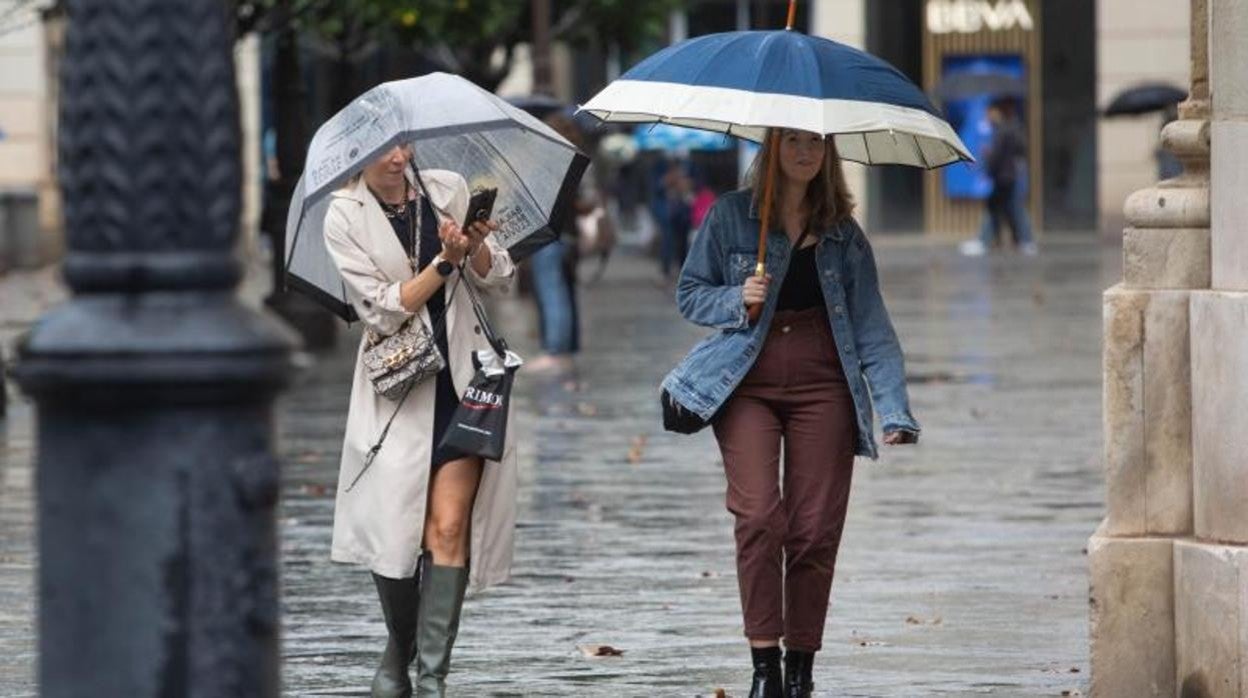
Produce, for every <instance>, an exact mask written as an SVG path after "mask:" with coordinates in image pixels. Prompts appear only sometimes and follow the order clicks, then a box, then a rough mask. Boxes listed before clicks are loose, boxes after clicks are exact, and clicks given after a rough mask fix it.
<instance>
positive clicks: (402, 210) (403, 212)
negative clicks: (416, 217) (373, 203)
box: [369, 179, 411, 219]
mask: <svg viewBox="0 0 1248 698" xmlns="http://www.w3.org/2000/svg"><path fill="white" fill-rule="evenodd" d="M369 191H371V192H372V193H373V198H374V199H377V203H378V204H380V205H381V212H382V213H384V214H386V218H399V219H403V218H407V214H408V204H409V203H410V202H409V201H408V199H409V198H410V196H411V191H410V190H409V189H408V188H407V180H406V179H404V180H403V200H402V201H401V202H399V203H397V204H392V203H389V202H387V201H386V200H385V199H383V198H382V197H381V194H378V193H377V191H376V190H375V189H373V188H372V187H369Z"/></svg>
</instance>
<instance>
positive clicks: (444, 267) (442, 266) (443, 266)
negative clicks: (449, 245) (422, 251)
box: [437, 259, 455, 276]
mask: <svg viewBox="0 0 1248 698" xmlns="http://www.w3.org/2000/svg"><path fill="white" fill-rule="evenodd" d="M437 270H438V273H439V274H441V275H442V276H450V275H451V272H453V271H455V265H454V264H451V263H450V262H448V261H447V260H445V259H443V260H441V261H439V262H438V266H437Z"/></svg>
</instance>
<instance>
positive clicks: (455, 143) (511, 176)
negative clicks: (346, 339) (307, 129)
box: [285, 73, 589, 321]
mask: <svg viewBox="0 0 1248 698" xmlns="http://www.w3.org/2000/svg"><path fill="white" fill-rule="evenodd" d="M399 144H412V147H413V148H412V149H413V158H412V162H413V165H414V166H415V167H417V168H418V169H422V170H423V169H441V170H451V171H453V172H457V173H459V174H460V175H463V177H464V178H465V179H466V180H467V181H468V187H469V189H471V190H476V189H478V188H488V187H496V188H497V189H498V198H497V200H496V201H495V204H494V213H493V217H492V218H493V220H494V221H495V222H496V223H498V225H499V230H498V232H496V233H495V235H496V238H495V239H496V240H498V242H499V243H500V244H501V245H502V246H503V247H504V248H506V249H507V250H508V251H509V252H510V253H511V255H512V257H513V258H515V259H521V258H523V257H525V256H527V255H528V254H531V253H532V252H533V251H534V250H536V249H537V248H539V247H541V246H542V245H545V244H546V243H548V242H551V241H552V240H554V239H555V238H556V237H557V235H558V233H557V232H556V231H558V230H559V229H560V228H561V227H562V226H563V224H564V222H565V221H566V219H567V216H569V215H571V214H572V205H573V203H574V201H575V195H576V189H577V185H578V184H579V183H580V180H581V176H582V175H583V174H584V172H585V167H586V166H587V165H588V164H589V159H588V158H587V157H586V156H585V155H584V154H582V153H581V152H579V151H578V150H577V149H576V147H575V146H573V145H572V144H571V143H569V142H568V141H567V140H565V139H564V138H563V137H562V136H560V135H559V134H557V133H556V132H555V131H554V130H552V129H551V128H550V127H548V126H546V125H545V124H543V123H542V122H541V121H538V120H537V119H535V118H534V117H532V116H530V115H529V114H527V113H525V112H524V111H523V110H521V109H518V108H516V107H514V106H512V105H510V104H508V103H507V102H506V101H505V100H503V99H501V98H499V97H497V96H495V95H493V94H491V93H489V92H486V91H485V90H483V89H481V88H480V87H477V86H476V85H474V84H472V83H471V82H469V81H467V80H465V79H463V78H461V77H458V76H456V75H448V74H446V73H432V74H430V75H425V76H422V77H418V78H411V79H408V80H397V81H394V82H387V83H384V84H381V85H378V86H377V87H374V88H373V89H371V90H369V91H368V92H365V93H364V94H362V95H360V96H359V97H357V98H356V99H355V100H354V101H352V102H351V103H350V104H348V105H347V106H346V107H344V108H343V109H342V111H340V112H338V113H337V114H335V115H334V116H333V117H332V118H330V119H329V121H326V122H325V124H324V125H322V126H321V127H320V128H319V129H318V130H317V132H316V135H314V136H313V138H312V143H311V145H310V146H309V147H308V157H307V162H306V164H305V166H304V172H303V176H302V177H301V178H300V179H299V183H298V184H297V185H296V187H295V193H294V197H293V199H292V201H291V206H290V211H289V213H288V214H287V219H286V250H285V258H286V275H285V281H286V283H287V284H288V285H289V286H290V287H291V288H293V289H295V290H297V291H300V292H302V293H305V294H307V295H309V296H311V297H312V298H313V299H315V300H316V301H318V302H319V303H321V304H322V305H324V306H325V307H327V308H329V309H330V310H331V311H332V312H334V313H335V314H337V315H338V316H339V317H342V318H343V319H346V320H348V321H351V320H354V319H355V312H354V311H353V310H352V308H351V304H350V303H349V302H348V300H347V295H346V289H345V288H344V286H343V283H342V279H341V278H340V277H339V275H338V269H337V267H335V266H334V264H333V261H332V260H331V259H330V256H329V252H328V250H326V248H325V239H324V233H323V228H324V222H325V214H326V212H327V211H328V210H329V202H330V194H331V193H332V192H333V191H334V190H335V189H338V188H339V187H341V186H343V185H344V184H346V183H347V181H348V180H349V179H350V178H351V177H352V176H354V175H356V174H358V173H359V172H360V171H361V170H363V169H364V166H365V165H367V164H368V163H369V162H371V161H372V160H374V159H376V158H377V157H378V156H379V155H381V154H383V153H385V152H386V151H387V150H389V149H390V148H392V147H394V146H395V145H399Z"/></svg>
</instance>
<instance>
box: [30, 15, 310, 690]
mask: <svg viewBox="0 0 1248 698" xmlns="http://www.w3.org/2000/svg"><path fill="white" fill-rule="evenodd" d="M229 6H230V3H223V2H219V1H218V0H126V1H125V2H117V1H115V0H69V1H68V2H67V3H66V7H67V13H68V27H67V30H66V49H65V57H64V66H63V70H62V73H61V86H62V91H61V96H62V97H61V101H60V107H61V109H60V116H61V121H60V128H59V134H58V138H59V144H60V156H61V159H60V166H59V168H58V174H59V176H60V185H61V191H62V193H63V195H64V196H63V199H64V207H65V208H64V210H65V222H66V234H67V238H68V243H69V251H68V253H67V255H66V257H65V263H64V268H63V273H64V277H65V281H66V283H67V284H68V285H69V287H70V289H72V291H73V297H72V299H71V300H70V301H69V302H67V303H65V304H64V305H62V306H60V307H58V308H55V309H53V310H52V311H50V312H48V313H47V314H45V315H44V316H43V317H41V318H40V319H39V322H38V323H37V324H36V325H35V326H34V328H33V329H32V331H31V332H30V334H29V335H28V336H26V337H25V338H23V340H22V341H21V343H20V344H19V349H18V352H19V353H18V364H17V367H16V369H15V375H16V378H17V380H18V382H19V383H20V384H21V386H22V388H23V389H25V390H26V392H27V393H28V394H30V395H31V397H33V398H34V400H35V401H36V403H37V405H38V432H37V440H36V453H37V459H36V473H37V475H38V482H37V502H38V531H39V575H38V576H39V621H38V622H39V632H38V635H39V684H40V686H39V688H40V694H41V695H43V696H45V697H47V698H63V697H65V698H67V697H69V696H130V697H133V698H157V697H158V696H191V697H198V698H215V697H217V696H222V697H224V696H256V697H268V696H273V697H276V696H277V695H278V694H279V677H278V672H279V668H280V657H279V647H278V627H279V618H278V614H279V604H278V584H277V576H278V566H277V522H276V520H275V507H276V503H277V496H278V485H279V474H278V464H277V460H276V458H275V456H274V454H273V441H274V428H273V400H274V398H275V397H276V394H277V393H278V391H279V390H281V389H282V387H283V386H284V385H285V384H286V382H287V381H288V379H289V376H290V373H291V369H292V366H291V360H290V352H291V349H292V348H293V343H294V337H293V336H292V335H291V334H290V333H289V331H288V330H286V329H284V327H283V326H282V325H281V324H280V323H279V322H278V321H276V320H275V319H272V318H271V317H269V316H265V315H258V314H256V313H255V312H253V311H251V310H249V309H247V308H246V307H245V306H243V305H242V304H241V303H240V301H239V300H238V299H237V297H236V296H235V293H234V288H235V286H236V285H237V283H238V281H239V279H240V276H241V268H240V265H239V262H238V260H237V259H236V258H235V256H234V254H233V247H234V244H235V241H236V240H237V237H238V226H239V215H238V214H239V204H240V191H241V184H242V182H241V178H240V168H239V116H238V103H237V91H236V88H235V82H234V68H233V60H232V53H231V43H232V40H233V36H232V31H231V26H232V22H227V11H228V7H229Z"/></svg>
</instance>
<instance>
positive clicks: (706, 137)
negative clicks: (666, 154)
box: [633, 124, 735, 150]
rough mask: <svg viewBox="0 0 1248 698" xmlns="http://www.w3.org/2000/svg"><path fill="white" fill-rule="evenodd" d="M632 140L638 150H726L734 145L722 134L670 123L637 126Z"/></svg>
mask: <svg viewBox="0 0 1248 698" xmlns="http://www.w3.org/2000/svg"><path fill="white" fill-rule="evenodd" d="M633 140H634V141H636V143H637V149H638V150H728V149H729V148H732V147H733V145H735V142H734V141H732V140H731V139H729V138H726V137H724V136H723V135H722V134H718V133H711V132H710V131H703V130H702V129H698V128H684V127H681V126H673V125H671V124H651V125H648V126H638V127H637V130H636V131H634V132H633Z"/></svg>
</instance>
